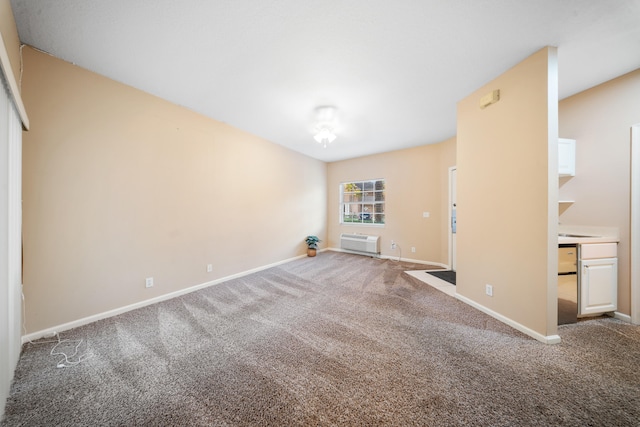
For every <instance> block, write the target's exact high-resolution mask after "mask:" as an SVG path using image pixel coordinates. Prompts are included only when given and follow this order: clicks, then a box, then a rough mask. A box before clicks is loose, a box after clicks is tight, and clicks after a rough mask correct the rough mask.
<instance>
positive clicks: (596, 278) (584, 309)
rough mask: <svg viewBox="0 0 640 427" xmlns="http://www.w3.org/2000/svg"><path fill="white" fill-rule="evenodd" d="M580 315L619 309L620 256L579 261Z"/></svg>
mask: <svg viewBox="0 0 640 427" xmlns="http://www.w3.org/2000/svg"><path fill="white" fill-rule="evenodd" d="M579 266H580V268H579V270H578V271H579V272H578V274H579V277H578V283H579V284H580V286H579V287H578V294H579V295H578V316H585V315H592V314H600V313H607V312H610V311H615V310H617V309H618V258H617V257H616V258H598V259H584V260H580V261H579Z"/></svg>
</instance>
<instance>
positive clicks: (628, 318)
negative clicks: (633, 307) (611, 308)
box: [613, 311, 631, 323]
mask: <svg viewBox="0 0 640 427" xmlns="http://www.w3.org/2000/svg"><path fill="white" fill-rule="evenodd" d="M613 317H614V318H616V319H618V320H621V321H623V322H627V323H631V316H629V315H628V314H624V313H620V312H618V311H615V312H614V313H613Z"/></svg>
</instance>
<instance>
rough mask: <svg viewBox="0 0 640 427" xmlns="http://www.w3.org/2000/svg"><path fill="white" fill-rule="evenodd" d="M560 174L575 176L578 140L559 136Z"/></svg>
mask: <svg viewBox="0 0 640 427" xmlns="http://www.w3.org/2000/svg"><path fill="white" fill-rule="evenodd" d="M558 174H559V175H560V176H575V174H576V140H575V139H565V138H558Z"/></svg>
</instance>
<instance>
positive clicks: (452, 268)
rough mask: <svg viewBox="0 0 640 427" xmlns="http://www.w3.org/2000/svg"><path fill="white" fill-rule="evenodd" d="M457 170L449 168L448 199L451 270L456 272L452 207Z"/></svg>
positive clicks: (454, 167) (456, 168)
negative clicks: (454, 178) (454, 173)
mask: <svg viewBox="0 0 640 427" xmlns="http://www.w3.org/2000/svg"><path fill="white" fill-rule="evenodd" d="M457 170H458V167H457V166H451V167H449V197H448V200H449V202H448V204H447V219H448V221H447V229H448V230H449V233H448V234H449V269H451V270H454V271H455V270H456V269H457V263H456V266H455V267H456V268H454V265H453V264H454V262H453V261H454V257H455V253H454V251H455V247H454V242H453V230H452V229H451V216H452V215H451V205H452V204H453V190H454V188H453V184H452V183H453V179H452V177H453V172H454V171H456V174H457Z"/></svg>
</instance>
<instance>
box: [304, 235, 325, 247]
mask: <svg viewBox="0 0 640 427" xmlns="http://www.w3.org/2000/svg"><path fill="white" fill-rule="evenodd" d="M304 241H305V242H306V243H307V247H308V248H309V249H318V242H321V241H322V240H320V239H318V237H317V236H307V238H306V239H304Z"/></svg>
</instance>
